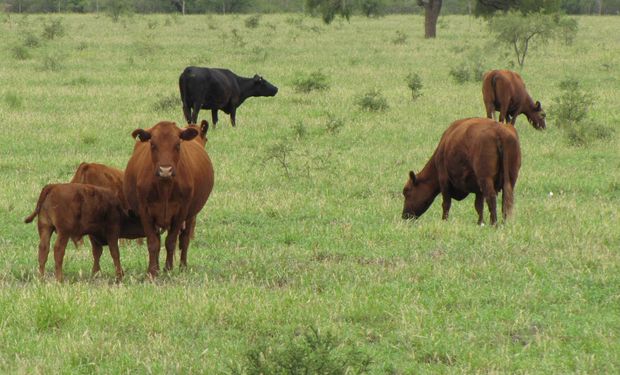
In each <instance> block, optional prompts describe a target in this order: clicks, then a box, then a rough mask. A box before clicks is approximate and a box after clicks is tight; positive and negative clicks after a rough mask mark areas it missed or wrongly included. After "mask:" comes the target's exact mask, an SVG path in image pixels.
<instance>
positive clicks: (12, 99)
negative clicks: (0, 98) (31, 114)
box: [4, 92, 23, 109]
mask: <svg viewBox="0 0 620 375" xmlns="http://www.w3.org/2000/svg"><path fill="white" fill-rule="evenodd" d="M4 101H5V103H6V104H7V105H8V106H9V108H12V109H19V108H21V107H22V103H23V100H22V98H21V97H20V96H19V95H17V94H16V93H14V92H8V93H6V94H4Z"/></svg>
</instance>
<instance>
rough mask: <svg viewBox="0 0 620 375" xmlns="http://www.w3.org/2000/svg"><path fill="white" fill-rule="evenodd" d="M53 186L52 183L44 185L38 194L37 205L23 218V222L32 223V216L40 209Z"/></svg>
mask: <svg viewBox="0 0 620 375" xmlns="http://www.w3.org/2000/svg"><path fill="white" fill-rule="evenodd" d="M53 187H54V185H45V187H44V188H43V190H41V194H39V200H38V201H37V206H36V207H35V209H34V211H33V212H32V213H31V214H30V216H28V217H27V218H25V219H24V223H26V224H28V223H32V220H34V217H35V216H37V215H38V214H39V212H40V211H41V206H42V205H43V202H45V198H47V195H48V194H49V193H50V191H52V188H53Z"/></svg>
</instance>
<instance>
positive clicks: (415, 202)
mask: <svg viewBox="0 0 620 375" xmlns="http://www.w3.org/2000/svg"><path fill="white" fill-rule="evenodd" d="M435 195H436V194H433V192H432V191H431V188H430V186H429V185H428V184H426V183H424V182H423V181H420V180H419V179H418V178H417V176H416V175H415V173H413V171H409V179H408V180H407V182H406V183H405V187H404V188H403V196H404V197H405V205H404V207H403V219H405V220H407V219H416V218H418V217H420V216H422V214H423V213H424V212H426V210H427V209H428V208H429V207H430V205H431V203H433V200H434V198H435Z"/></svg>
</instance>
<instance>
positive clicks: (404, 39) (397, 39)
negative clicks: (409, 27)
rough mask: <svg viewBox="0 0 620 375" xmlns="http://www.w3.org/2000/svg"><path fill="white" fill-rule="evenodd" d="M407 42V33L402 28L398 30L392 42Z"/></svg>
mask: <svg viewBox="0 0 620 375" xmlns="http://www.w3.org/2000/svg"><path fill="white" fill-rule="evenodd" d="M405 42H407V34H405V33H403V32H402V31H400V30H396V36H395V37H394V39H392V43H394V44H405Z"/></svg>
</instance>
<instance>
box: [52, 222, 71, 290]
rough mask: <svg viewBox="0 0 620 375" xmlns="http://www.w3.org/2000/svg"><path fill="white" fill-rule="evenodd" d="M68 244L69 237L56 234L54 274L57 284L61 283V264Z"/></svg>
mask: <svg viewBox="0 0 620 375" xmlns="http://www.w3.org/2000/svg"><path fill="white" fill-rule="evenodd" d="M68 242H69V236H65V235H63V234H58V236H57V237H56V242H54V271H55V272H54V273H55V275H56V281H58V282H59V283H62V281H63V274H62V262H63V260H64V259H65V249H66V248H67V243H68Z"/></svg>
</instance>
